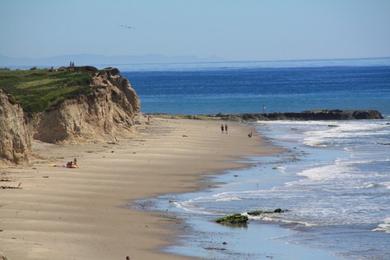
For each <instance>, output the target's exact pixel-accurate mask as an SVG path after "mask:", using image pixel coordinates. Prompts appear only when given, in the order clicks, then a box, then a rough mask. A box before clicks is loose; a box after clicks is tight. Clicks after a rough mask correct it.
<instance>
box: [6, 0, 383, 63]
mask: <svg viewBox="0 0 390 260" xmlns="http://www.w3.org/2000/svg"><path fill="white" fill-rule="evenodd" d="M121 25H129V26H133V27H134V28H133V29H127V28H124V27H121ZM0 35H1V38H0V54H1V55H7V56H12V57H47V56H55V55H64V54H103V55H144V54H162V55H168V56H180V55H194V56H198V57H213V56H217V57H221V58H225V59H231V60H259V59H261V60H262V59H313V58H357V57H389V56H390V0H306V1H305V0H239V1H238V0H133V1H132V0H123V1H122V0H115V1H107V0H104V1H103V0H102V1H100V0H94V1H92V0H90V1H88V0H58V1H55V0H34V1H32V0H25V1H22V0H0Z"/></svg>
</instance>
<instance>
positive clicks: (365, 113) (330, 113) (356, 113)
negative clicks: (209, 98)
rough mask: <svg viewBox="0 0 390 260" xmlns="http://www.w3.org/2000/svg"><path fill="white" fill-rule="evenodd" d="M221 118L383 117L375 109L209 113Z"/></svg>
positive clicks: (263, 119)
mask: <svg viewBox="0 0 390 260" xmlns="http://www.w3.org/2000/svg"><path fill="white" fill-rule="evenodd" d="M209 116H211V117H218V118H221V119H223V120H244V121H267V120H353V119H383V116H382V114H381V113H380V112H379V111H377V110H338V109H335V110H313V111H303V112H285V113H244V114H216V115H209Z"/></svg>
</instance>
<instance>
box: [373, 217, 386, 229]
mask: <svg viewBox="0 0 390 260" xmlns="http://www.w3.org/2000/svg"><path fill="white" fill-rule="evenodd" d="M372 231H379V232H385V233H390V217H388V218H385V219H384V220H383V223H382V224H379V225H378V226H377V227H376V228H374V229H373V230H372Z"/></svg>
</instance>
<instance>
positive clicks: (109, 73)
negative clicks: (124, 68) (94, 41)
mask: <svg viewBox="0 0 390 260" xmlns="http://www.w3.org/2000/svg"><path fill="white" fill-rule="evenodd" d="M6 73H7V74H5V75H4V77H3V79H5V83H7V88H5V89H7V90H10V91H13V93H12V94H13V95H12V96H11V95H9V94H6V93H5V91H3V90H2V89H1V88H0V160H2V161H7V162H13V163H20V162H22V161H27V160H28V155H29V153H30V150H31V138H34V139H37V140H40V141H43V142H49V143H77V142H84V141H94V142H95V141H112V140H115V138H116V137H128V136H130V135H131V134H132V133H133V132H134V127H133V126H134V124H135V123H136V122H137V121H138V120H136V118H141V116H139V112H140V101H139V98H138V96H137V94H136V92H135V90H134V89H133V88H132V86H131V84H130V82H129V81H128V80H127V79H126V78H124V77H122V76H121V75H120V72H119V70H118V69H115V68H106V69H103V70H98V69H96V68H94V67H72V68H60V69H59V70H56V71H55V72H51V71H48V70H46V71H39V72H35V73H30V74H26V73H24V72H20V71H19V72H18V71H15V72H12V71H10V72H6ZM13 73H14V74H16V76H17V77H14V78H12V80H8V81H7V79H8V78H11V77H12V76H13ZM51 73H57V74H54V76H53V74H51ZM57 75H58V76H57ZM6 77H8V78H6ZM38 77H39V78H38ZM76 77H77V80H75V78H76ZM26 78H27V79H26ZM30 79H31V80H30ZM80 79H82V80H80ZM45 82H46V85H43V86H41V85H39V84H44V83H45ZM47 82H49V83H50V84H51V85H50V86H49V87H48V83H47ZM10 83H11V84H14V85H11V86H10ZM81 84H83V85H81ZM47 89H50V91H47ZM45 90H46V92H44V91H45ZM69 90H71V91H69ZM28 91H29V92H28ZM34 91H35V92H34ZM36 91H41V92H40V93H42V95H46V96H45V97H42V98H41V97H39V95H37V94H36ZM61 93H66V95H65V94H61ZM38 94H39V93H38ZM52 96H55V99H54V98H52V99H50V97H52ZM41 100H43V101H44V102H43V101H42V102H41ZM18 102H19V103H20V104H22V105H20V104H18ZM42 107H43V109H41V110H40V111H37V110H39V109H40V108H42ZM23 108H24V109H25V110H26V111H23Z"/></svg>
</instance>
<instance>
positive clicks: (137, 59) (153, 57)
mask: <svg viewBox="0 0 390 260" xmlns="http://www.w3.org/2000/svg"><path fill="white" fill-rule="evenodd" d="M71 61H73V62H75V65H76V66H82V65H93V66H97V67H106V66H113V65H116V66H118V65H128V64H147V63H151V64H153V63H154V64H158V63H197V62H211V61H213V62H214V61H223V60H222V59H220V58H216V57H214V58H199V57H196V56H164V55H159V54H150V55H121V56H119V55H118V56H104V55H95V54H75V55H61V56H53V57H46V58H13V57H8V56H4V55H0V67H10V68H28V67H32V66H38V67H51V66H55V67H58V66H68V65H69V62H71Z"/></svg>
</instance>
